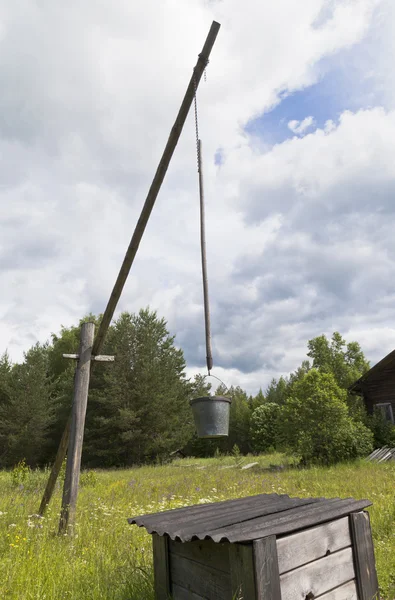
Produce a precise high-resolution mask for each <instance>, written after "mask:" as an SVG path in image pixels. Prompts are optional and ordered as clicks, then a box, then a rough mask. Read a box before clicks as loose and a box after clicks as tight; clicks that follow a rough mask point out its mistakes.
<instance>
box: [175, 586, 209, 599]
mask: <svg viewBox="0 0 395 600" xmlns="http://www.w3.org/2000/svg"><path fill="white" fill-rule="evenodd" d="M171 589H172V596H171V598H172V600H206V599H205V598H204V597H203V596H200V595H199V594H195V593H194V592H191V591H190V590H188V589H187V588H185V587H183V586H182V585H177V584H176V583H174V584H173V585H172V588H171Z"/></svg>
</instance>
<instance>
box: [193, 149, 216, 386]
mask: <svg viewBox="0 0 395 600" xmlns="http://www.w3.org/2000/svg"><path fill="white" fill-rule="evenodd" d="M197 156H198V173H199V197H200V250H201V255H202V277H203V304H204V323H205V329H206V363H207V371H208V374H209V375H210V371H211V369H212V368H213V353H212V350H211V328H210V306H209V300H208V280H207V257H206V225H205V210H204V188H203V164H202V142H201V140H198V141H197Z"/></svg>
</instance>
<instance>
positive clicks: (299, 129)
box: [288, 117, 315, 135]
mask: <svg viewBox="0 0 395 600" xmlns="http://www.w3.org/2000/svg"><path fill="white" fill-rule="evenodd" d="M314 125H315V120H314V117H306V118H305V119H303V121H296V120H293V121H289V123H288V129H290V130H291V131H292V132H293V133H296V134H297V135H303V134H304V133H305V131H306V130H307V129H310V128H311V127H313V126H314Z"/></svg>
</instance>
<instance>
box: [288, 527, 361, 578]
mask: <svg viewBox="0 0 395 600" xmlns="http://www.w3.org/2000/svg"><path fill="white" fill-rule="evenodd" d="M348 546H351V537H350V526H349V520H348V517H343V518H342V519H336V520H335V521H331V522H330V523H326V524H325V525H319V526H318V527H312V528H309V529H305V530H304V531H301V532H300V533H293V534H292V535H287V536H285V537H282V538H280V539H278V540H277V553H278V565H279V570H280V574H281V575H282V574H283V573H286V572H287V571H290V570H291V569H296V568H297V567H301V566H302V565H305V564H307V563H309V562H312V561H314V560H318V559H319V558H323V557H324V556H327V555H328V554H333V553H334V552H337V551H338V550H342V549H343V548H347V547H348Z"/></svg>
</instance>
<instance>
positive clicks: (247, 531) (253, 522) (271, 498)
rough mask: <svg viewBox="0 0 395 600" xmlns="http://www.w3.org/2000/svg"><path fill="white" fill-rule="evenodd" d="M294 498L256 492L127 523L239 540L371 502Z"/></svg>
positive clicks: (185, 537) (184, 535)
mask: <svg viewBox="0 0 395 600" xmlns="http://www.w3.org/2000/svg"><path fill="white" fill-rule="evenodd" d="M287 498H288V500H286V499H287ZM297 500H298V499H297V498H289V497H288V496H278V495H276V494H260V495H258V496H250V497H247V498H238V499H236V500H226V501H224V502H215V503H213V504H201V505H194V506H191V507H184V508H179V509H174V510H170V511H163V512H159V513H155V514H148V515H140V516H137V517H132V518H130V519H128V521H129V523H130V524H133V523H135V524H136V525H138V526H139V527H145V528H146V529H147V531H148V532H149V533H152V532H155V533H158V534H160V535H164V534H166V535H168V536H169V537H170V538H172V539H176V538H177V539H180V540H182V541H189V540H190V539H192V538H193V539H195V537H196V538H197V539H206V538H207V539H208V538H211V539H213V541H215V542H221V541H230V542H240V541H251V540H253V539H258V538H261V537H267V536H269V535H282V534H288V533H294V532H296V531H299V530H302V529H304V528H306V527H312V526H316V525H319V524H321V523H325V522H328V521H331V520H333V519H338V518H341V517H344V516H346V515H348V514H350V513H351V512H355V511H359V510H362V509H363V508H366V507H367V506H370V505H371V502H369V500H353V499H352V498H347V499H345V500H340V499H338V498H333V499H329V500H326V499H325V498H305V499H299V500H301V502H300V504H299V505H298V502H297ZM288 502H289V504H288V505H287V503H288ZM279 505H281V506H280V508H281V512H278V509H279ZM269 507H270V510H268V509H269ZM290 507H291V508H290ZM244 519H246V520H244ZM211 520H213V521H214V522H217V523H226V526H224V527H218V528H217V529H214V528H213V527H212V524H211ZM240 520H242V522H240ZM209 523H210V525H208V524H209ZM191 528H192V533H191Z"/></svg>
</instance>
